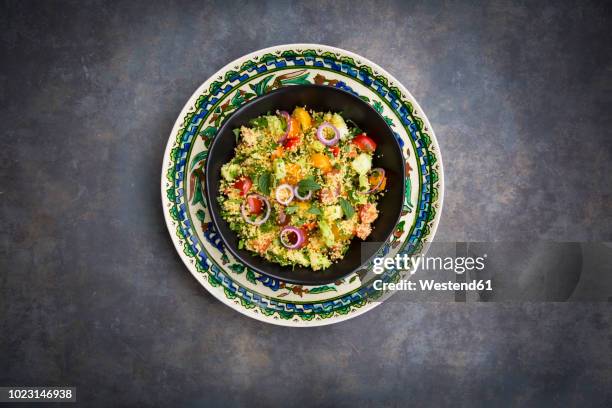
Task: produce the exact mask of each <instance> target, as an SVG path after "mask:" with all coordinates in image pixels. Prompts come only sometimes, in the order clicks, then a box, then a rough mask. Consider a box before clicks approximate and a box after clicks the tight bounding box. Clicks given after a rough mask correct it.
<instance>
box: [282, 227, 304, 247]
mask: <svg viewBox="0 0 612 408" xmlns="http://www.w3.org/2000/svg"><path fill="white" fill-rule="evenodd" d="M291 234H295V242H294V243H291V242H290V241H289V236H290V235H291ZM279 238H280V241H281V244H283V245H284V246H285V248H288V249H298V248H300V247H301V246H302V244H304V242H305V241H306V237H305V236H304V231H302V230H301V229H299V228H296V227H285V228H283V229H282V230H281V232H280V236H279Z"/></svg>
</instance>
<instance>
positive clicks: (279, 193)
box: [275, 184, 294, 205]
mask: <svg viewBox="0 0 612 408" xmlns="http://www.w3.org/2000/svg"><path fill="white" fill-rule="evenodd" d="M283 192H284V193H286V194H285V195H286V197H283ZM275 195H276V201H278V202H279V203H281V204H282V205H288V204H289V203H290V202H291V201H293V196H294V193H293V187H291V186H290V185H289V184H281V185H280V186H278V187H276V193H275Z"/></svg>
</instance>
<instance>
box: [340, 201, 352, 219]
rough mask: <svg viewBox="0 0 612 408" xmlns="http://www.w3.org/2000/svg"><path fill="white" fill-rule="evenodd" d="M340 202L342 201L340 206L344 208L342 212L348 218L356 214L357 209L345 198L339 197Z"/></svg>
mask: <svg viewBox="0 0 612 408" xmlns="http://www.w3.org/2000/svg"><path fill="white" fill-rule="evenodd" d="M338 202H339V203H340V207H341V208H342V212H343V213H344V215H345V216H346V218H351V217H352V216H353V215H355V210H354V209H353V206H352V205H351V203H349V202H348V201H347V200H346V199H345V198H343V197H338Z"/></svg>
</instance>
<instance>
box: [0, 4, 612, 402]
mask: <svg viewBox="0 0 612 408" xmlns="http://www.w3.org/2000/svg"><path fill="white" fill-rule="evenodd" d="M609 4H610V3H609V2H608V5H607V6H604V4H603V2H602V4H598V3H588V2H583V1H564V2H550V4H549V5H546V4H544V2H537V3H536V2H533V3H531V2H529V3H528V2H493V3H487V4H477V3H473V2H448V3H444V2H395V3H391V2H388V3H387V2H385V3H382V2H381V3H374V2H362V3H361V2H356V1H355V2H341V1H311V2H304V3H300V4H290V3H289V2H280V1H268V2H232V1H227V0H226V1H220V2H215V3H212V2H201V1H184V2H160V1H153V2H151V1H139V2H134V1H124V2H77V1H74V2H59V1H10V2H6V1H4V2H2V5H1V9H0V30H1V38H0V44H1V45H0V61H1V62H0V98H1V99H0V101H1V103H0V104H1V110H0V122H1V124H2V125H1V127H2V145H1V148H0V169H1V170H0V175H1V180H2V184H1V187H0V211H1V212H0V214H1V215H0V217H1V218H0V219H1V226H0V242H1V247H0V248H1V249H0V251H1V257H0V262H1V275H0V317H1V319H0V325H1V326H0V385H62V384H63V385H73V386H76V387H78V399H79V400H80V401H81V402H83V403H87V405H88V406H109V405H110V400H111V399H115V400H116V401H117V403H116V404H113V405H129V404H138V405H139V406H146V405H158V406H174V404H178V405H197V404H198V403H209V404H211V405H213V404H224V405H246V404H252V405H255V406H272V405H284V406H304V405H327V406H349V405H355V404H358V405H359V406H367V405H372V406H378V405H379V404H386V405H397V406H404V404H406V403H411V404H414V405H419V406H423V405H445V406H448V405H483V406H490V405H491V404H492V403H496V404H497V405H501V406H506V405H532V406H534V405H538V406H541V405H561V404H563V405H565V404H569V405H575V406H582V405H591V406H598V405H599V406H603V405H608V406H610V404H611V403H612V391H611V387H610V383H611V380H612V361H611V357H610V356H611V355H612V326H611V325H612V313H611V306H610V304H609V303H591V304H589V303H578V304H575V303H572V304H563V303H524V304H517V303H510V304H465V305H464V304H408V303H403V302H391V303H388V304H384V305H382V306H380V307H379V308H378V309H376V310H374V311H372V312H371V313H367V314H366V315H364V316H361V317H358V318H355V319H353V320H350V321H348V322H345V323H342V324H338V325H334V326H330V327H321V328H313V329H307V330H300V329H288V328H283V327H275V326H271V325H266V324H262V323H259V322H257V321H254V320H251V319H248V318H246V317H243V316H242V315H240V314H239V313H237V312H235V311H233V310H231V309H229V308H228V307H226V306H224V305H222V304H221V303H220V302H218V301H216V300H215V299H214V298H213V297H212V296H211V295H209V294H208V293H207V292H206V291H205V290H204V289H203V288H202V287H200V286H199V284H198V283H197V282H196V281H195V280H194V279H193V278H192V277H191V276H190V274H189V273H188V272H187V270H186V268H185V267H184V266H183V265H182V263H181V261H180V259H179V257H178V256H177V254H176V253H175V250H174V248H173V246H172V243H171V241H170V238H169V237H168V233H167V231H166V226H165V224H164V221H163V216H162V212H161V206H160V193H159V177H160V168H161V160H162V154H163V150H164V146H165V144H166V140H167V137H168V135H169V132H170V130H171V128H172V125H173V123H174V120H175V119H176V117H177V115H178V113H179V111H180V110H181V108H182V106H183V104H184V103H185V101H186V100H187V98H188V97H189V96H190V95H191V93H192V92H193V90H194V89H195V88H196V87H197V86H198V85H200V83H202V82H203V81H204V80H205V79H206V78H207V77H208V76H210V75H211V74H213V73H214V72H215V71H216V70H217V69H219V68H220V67H221V66H223V65H224V64H226V63H227V62H229V61H231V60H233V59H234V58H237V57H239V56H241V55H243V54H245V53H247V52H250V51H253V50H256V49H259V48H263V47H267V46H271V45H276V44H280V43H290V42H315V43H324V44H329V45H334V46H339V47H342V48H346V49H349V50H352V51H355V52H357V53H359V54H362V55H364V56H366V57H367V58H370V59H371V60H373V61H375V62H377V63H379V64H380V65H381V66H383V67H385V68H386V69H387V70H388V71H389V72H391V73H392V74H393V75H395V76H396V77H397V78H398V79H399V80H400V81H401V82H402V83H403V84H404V85H405V86H406V87H407V88H408V89H409V90H410V91H411V92H412V93H413V95H414V96H415V97H416V98H417V100H418V101H419V102H420V104H421V105H422V107H423V109H424V110H425V112H426V113H427V115H428V117H429V119H430V121H431V122H432V124H433V126H434V129H435V131H436V134H437V137H438V141H439V143H440V146H441V149H442V152H443V157H444V165H445V170H446V171H445V177H446V194H445V203H444V211H443V217H442V221H441V223H440V227H439V230H438V234H437V236H436V237H437V239H439V240H443V241H453V240H515V241H521V240H523V241H527V240H546V239H548V240H570V241H571V240H574V241H576V240H577V241H589V240H612V182H611V178H610V175H611V174H612V137H611V132H610V128H611V126H612V121H611V115H610V111H611V102H612V99H611V92H612V81H611V70H612V51H611V49H610V47H611V46H610V44H612V38H611V34H610V32H611V31H610V25H611V18H610V17H611V12H610V11H611V10H610V6H609Z"/></svg>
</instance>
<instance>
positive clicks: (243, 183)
mask: <svg viewBox="0 0 612 408" xmlns="http://www.w3.org/2000/svg"><path fill="white" fill-rule="evenodd" d="M252 185H253V182H252V181H251V179H250V178H248V177H242V178H241V179H240V180H238V181H237V182H235V183H234V188H236V189H238V190H240V195H241V196H243V195H246V193H248V192H249V189H250V188H251V186H252Z"/></svg>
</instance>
